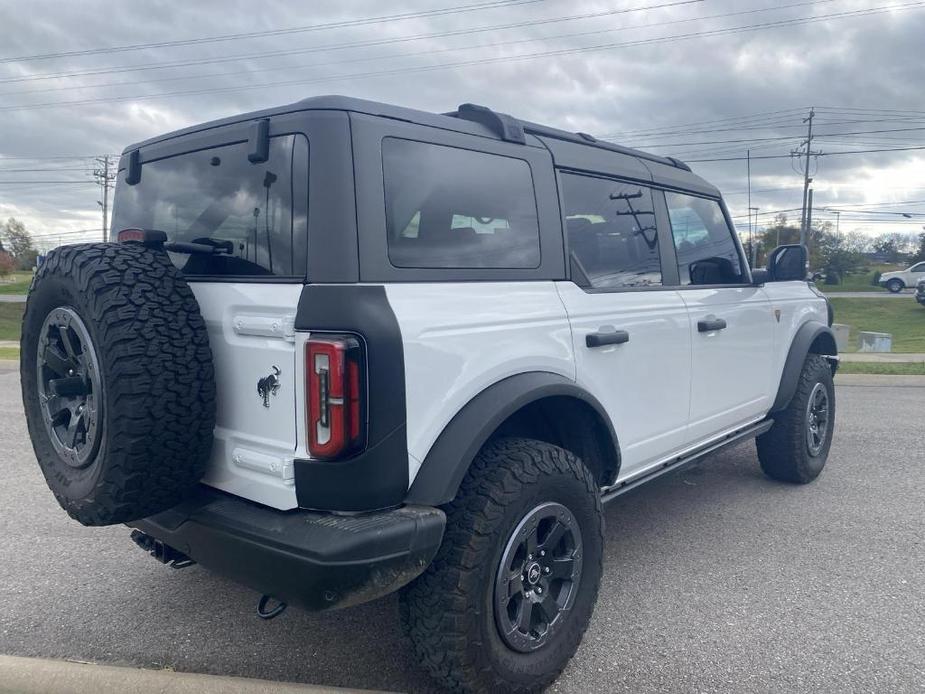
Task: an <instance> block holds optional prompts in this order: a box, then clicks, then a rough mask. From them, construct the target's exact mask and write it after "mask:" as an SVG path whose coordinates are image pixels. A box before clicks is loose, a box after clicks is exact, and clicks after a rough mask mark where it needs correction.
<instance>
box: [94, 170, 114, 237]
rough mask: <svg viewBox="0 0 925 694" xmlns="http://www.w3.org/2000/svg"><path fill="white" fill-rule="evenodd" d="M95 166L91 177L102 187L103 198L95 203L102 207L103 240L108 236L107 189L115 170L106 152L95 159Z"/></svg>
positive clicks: (110, 185)
mask: <svg viewBox="0 0 925 694" xmlns="http://www.w3.org/2000/svg"><path fill="white" fill-rule="evenodd" d="M95 161H96V164H97V168H95V169H94V170H93V178H95V179H96V182H97V183H98V184H99V185H100V187H101V188H102V189H103V199H102V200H97V201H96V204H97V205H99V206H100V207H102V208H103V227H102V230H103V241H104V242H105V241H107V240H108V236H109V189H110V188H112V187H113V185H114V184H115V181H116V170H115V168H116V167H115V166H114V165H113V162H112V157H110V156H109V155H108V154H106V155H104V156H102V157H97V158H96V159H95Z"/></svg>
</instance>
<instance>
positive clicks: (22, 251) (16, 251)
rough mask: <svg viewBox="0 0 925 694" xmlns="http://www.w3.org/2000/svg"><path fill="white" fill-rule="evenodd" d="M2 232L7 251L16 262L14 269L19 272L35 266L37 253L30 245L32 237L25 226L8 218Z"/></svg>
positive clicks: (16, 220)
mask: <svg viewBox="0 0 925 694" xmlns="http://www.w3.org/2000/svg"><path fill="white" fill-rule="evenodd" d="M2 231H3V236H4V238H5V239H6V245H7V247H8V251H9V253H10V255H12V256H13V259H14V260H15V261H16V267H18V268H19V269H20V270H31V269H32V268H33V267H34V266H35V259H36V257H38V251H36V250H35V246H33V245H32V236H31V235H30V234H29V232H28V231H27V230H26V225H25V224H23V223H22V222H20V221H19V220H18V219H16V218H14V217H10V218H9V219H8V220H7V221H6V224H4V225H3V227H2Z"/></svg>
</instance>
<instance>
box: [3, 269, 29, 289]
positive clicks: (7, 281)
mask: <svg viewBox="0 0 925 694" xmlns="http://www.w3.org/2000/svg"><path fill="white" fill-rule="evenodd" d="M31 281H32V273H31V272H14V273H13V274H11V275H10V276H9V277H4V278H3V279H0V294H28V293H29V283H30V282H31Z"/></svg>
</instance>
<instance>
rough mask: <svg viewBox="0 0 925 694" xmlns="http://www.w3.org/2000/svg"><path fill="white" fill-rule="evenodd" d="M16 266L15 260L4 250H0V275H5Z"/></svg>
mask: <svg viewBox="0 0 925 694" xmlns="http://www.w3.org/2000/svg"><path fill="white" fill-rule="evenodd" d="M15 267H16V261H14V260H13V256H11V255H10V254H9V253H7V252H6V251H3V250H0V277H7V276H9V274H10V273H11V272H13V269H14V268H15Z"/></svg>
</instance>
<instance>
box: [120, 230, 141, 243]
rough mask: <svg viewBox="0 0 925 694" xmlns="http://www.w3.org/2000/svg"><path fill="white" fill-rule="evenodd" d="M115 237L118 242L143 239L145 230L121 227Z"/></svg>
mask: <svg viewBox="0 0 925 694" xmlns="http://www.w3.org/2000/svg"><path fill="white" fill-rule="evenodd" d="M116 239H117V240H118V241H119V243H125V242H126V241H144V240H145V232H144V230H143V229H123V230H122V231H120V232H119V233H118V234H116Z"/></svg>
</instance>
